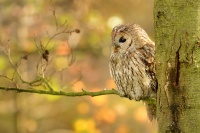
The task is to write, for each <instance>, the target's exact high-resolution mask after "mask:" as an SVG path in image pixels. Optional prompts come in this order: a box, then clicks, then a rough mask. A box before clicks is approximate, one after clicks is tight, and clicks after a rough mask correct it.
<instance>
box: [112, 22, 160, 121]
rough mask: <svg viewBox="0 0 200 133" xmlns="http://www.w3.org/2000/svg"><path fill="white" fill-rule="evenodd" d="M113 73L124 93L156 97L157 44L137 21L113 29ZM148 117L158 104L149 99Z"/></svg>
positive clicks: (118, 86)
mask: <svg viewBox="0 0 200 133" xmlns="http://www.w3.org/2000/svg"><path fill="white" fill-rule="evenodd" d="M111 36H112V45H111V55H110V63H109V67H110V73H111V76H112V77H113V79H114V81H115V83H116V85H117V88H118V91H119V93H120V95H121V96H122V97H127V98H129V99H134V100H136V101H139V100H141V99H144V98H156V91H157V80H156V77H155V63H154V54H155V44H154V42H153V41H151V39H150V38H149V37H148V35H147V33H146V32H145V31H144V30H143V29H142V28H141V27H140V26H139V25H137V24H125V25H118V26H116V27H114V28H113V31H112V35H111ZM146 106H147V114H148V116H149V119H150V120H152V119H153V118H155V115H156V114H155V113H156V106H155V105H152V104H149V103H148V102H146Z"/></svg>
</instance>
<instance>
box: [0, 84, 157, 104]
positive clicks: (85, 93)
mask: <svg viewBox="0 0 200 133" xmlns="http://www.w3.org/2000/svg"><path fill="white" fill-rule="evenodd" d="M0 90H5V91H17V92H20V93H21V92H27V93H38V94H48V95H56V96H67V97H77V96H91V97H95V96H101V95H111V94H114V95H118V96H120V94H119V92H118V91H117V90H115V89H111V90H102V91H96V92H89V91H85V90H83V89H82V91H81V92H64V91H52V90H48V91H46V90H38V89H20V88H8V87H0ZM141 100H143V101H148V103H150V104H156V100H155V99H152V98H143V99H141Z"/></svg>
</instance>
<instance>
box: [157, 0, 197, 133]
mask: <svg viewBox="0 0 200 133" xmlns="http://www.w3.org/2000/svg"><path fill="white" fill-rule="evenodd" d="M199 15H200V0H155V3H154V20H155V22H154V26H155V43H156V69H157V78H158V93H157V119H158V130H159V131H158V132H159V133H180V132H181V133H198V132H200V36H198V35H200V16H199Z"/></svg>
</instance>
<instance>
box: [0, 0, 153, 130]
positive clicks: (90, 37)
mask: <svg viewBox="0 0 200 133" xmlns="http://www.w3.org/2000/svg"><path fill="white" fill-rule="evenodd" d="M152 13H153V0H143V1H141V0H125V1H122V0H115V1H113V0H106V1H103V0H95V1H93V0H43V1H42V0H16V1H13V0H5V1H0V35H1V49H0V75H6V76H7V77H9V78H12V77H14V78H15V76H16V75H15V74H14V73H15V69H14V68H13V66H12V65H11V64H10V63H9V60H8V57H7V56H6V55H5V53H4V52H3V51H4V49H8V47H9V49H10V58H12V61H13V63H14V64H17V63H18V62H19V61H20V65H19V66H18V69H19V71H20V73H21V77H22V78H23V79H24V80H26V81H32V80H33V79H34V78H35V77H36V75H37V74H36V73H38V70H37V69H36V68H37V67H38V64H39V63H38V62H40V61H41V58H40V56H39V54H38V52H39V53H42V52H44V51H45V50H47V51H48V52H49V54H48V57H46V58H48V62H49V64H48V67H46V69H47V70H46V71H45V75H46V76H47V77H50V79H51V80H50V81H51V82H50V83H51V86H52V88H53V89H55V90H58V91H59V90H62V91H66V92H67V91H74V92H79V91H81V89H83V88H84V89H86V90H88V91H98V90H103V89H111V88H116V86H115V84H114V82H113V80H112V79H111V77H110V74H109V69H108V62H109V48H110V43H111V39H110V33H111V30H112V28H113V27H114V26H115V25H117V24H120V23H132V22H135V23H138V24H140V25H141V26H142V27H143V28H144V29H145V30H146V31H147V33H149V35H150V37H151V38H152V39H153V14H152ZM64 28H67V31H73V30H75V32H71V33H69V34H60V35H58V36H55V37H54V38H52V39H51V37H52V36H54V35H55V34H56V33H59V32H60V31H63V30H64ZM79 30H80V33H79ZM43 46H44V47H43ZM43 56H44V55H43ZM45 61H46V60H44V59H43V61H41V64H40V65H41V66H42V65H44V64H43V62H45ZM41 68H42V67H41ZM15 81H16V83H17V85H18V86H19V87H20V88H28V87H30V86H28V85H27V84H23V83H22V82H20V80H19V79H17V77H16V80H15ZM0 86H7V87H14V86H15V85H14V84H13V82H12V81H11V80H9V79H8V78H5V77H3V76H1V77H0ZM35 89H45V88H44V87H43V86H36V87H35ZM0 118H1V119H0V132H1V133H156V124H151V123H148V119H147V116H146V110H145V107H144V105H143V103H142V102H135V101H130V100H128V99H124V98H120V97H118V96H111V95H109V96H99V97H76V98H70V97H58V96H49V95H39V94H28V93H20V94H17V93H14V92H6V91H0Z"/></svg>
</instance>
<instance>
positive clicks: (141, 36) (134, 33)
mask: <svg viewBox="0 0 200 133" xmlns="http://www.w3.org/2000/svg"><path fill="white" fill-rule="evenodd" d="M111 36H112V46H111V47H112V49H113V50H114V52H118V51H126V50H128V49H132V50H134V49H138V48H141V47H143V46H144V45H145V44H147V43H152V41H151V39H150V38H149V37H148V35H147V33H146V32H145V31H144V30H143V29H142V28H141V27H140V26H139V25H137V24H125V25H118V26H116V27H114V28H113V31H112V35H111Z"/></svg>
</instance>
